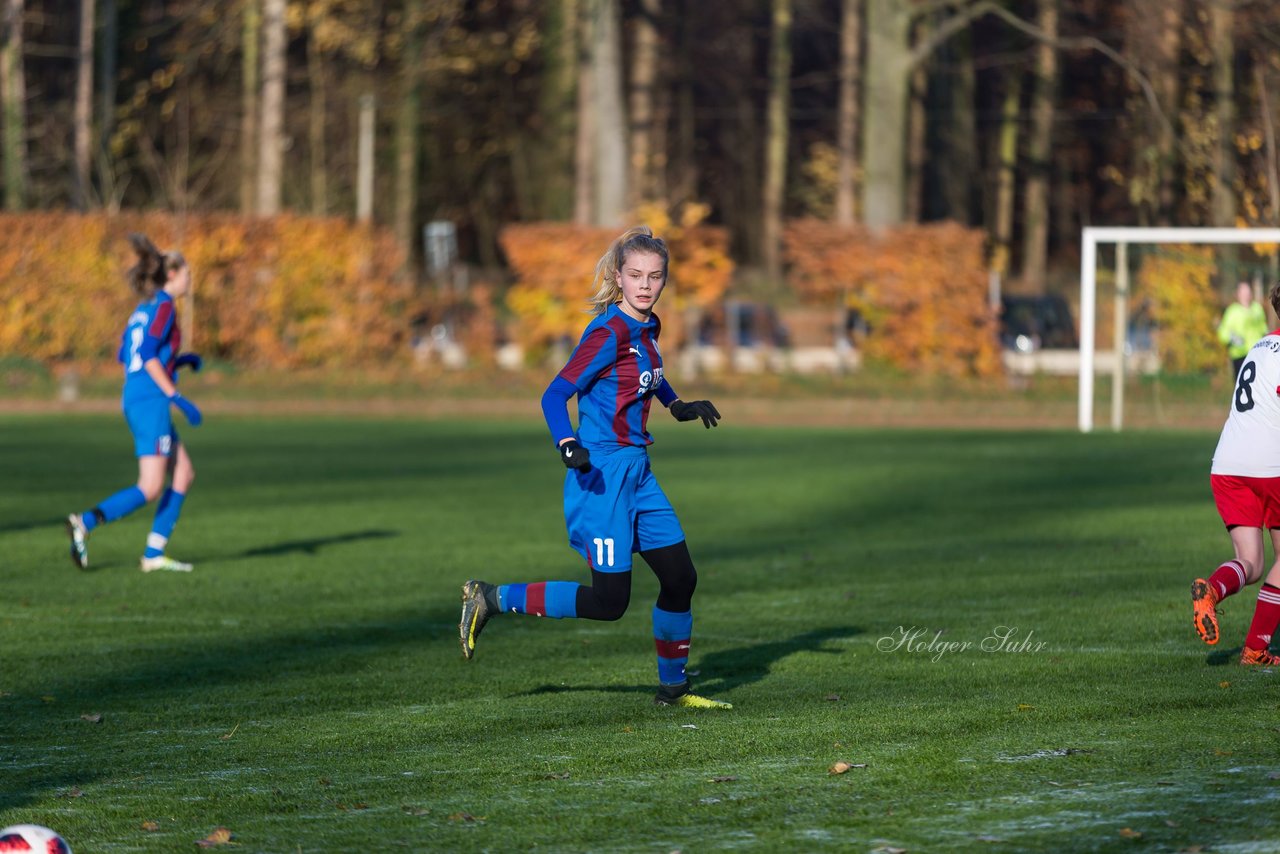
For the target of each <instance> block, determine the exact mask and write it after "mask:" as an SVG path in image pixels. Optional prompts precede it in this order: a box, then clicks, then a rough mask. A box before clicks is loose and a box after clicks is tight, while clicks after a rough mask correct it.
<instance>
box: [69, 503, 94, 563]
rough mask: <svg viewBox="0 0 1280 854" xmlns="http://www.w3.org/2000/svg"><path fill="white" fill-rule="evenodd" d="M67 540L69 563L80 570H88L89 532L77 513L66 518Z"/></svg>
mask: <svg viewBox="0 0 1280 854" xmlns="http://www.w3.org/2000/svg"><path fill="white" fill-rule="evenodd" d="M67 538H68V539H69V540H71V562H72V563H74V564H75V565H76V566H78V567H80V568H81V569H88V568H89V545H88V539H89V532H88V531H86V530H85V529H84V520H83V519H81V518H80V514H79V513H72V514H71V515H70V516H68V517H67Z"/></svg>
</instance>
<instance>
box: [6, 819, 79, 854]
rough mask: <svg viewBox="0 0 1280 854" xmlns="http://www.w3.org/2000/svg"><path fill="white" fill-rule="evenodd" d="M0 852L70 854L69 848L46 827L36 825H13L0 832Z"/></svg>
mask: <svg viewBox="0 0 1280 854" xmlns="http://www.w3.org/2000/svg"><path fill="white" fill-rule="evenodd" d="M0 851H4V852H7V851H37V852H39V854H71V846H70V845H68V844H67V843H66V840H64V839H63V838H62V837H61V836H59V835H58V834H57V833H55V832H54V831H52V830H50V829H49V828H47V827H41V826H40V825H38V824H15V825H12V826H11V827H6V828H5V829H4V830H0Z"/></svg>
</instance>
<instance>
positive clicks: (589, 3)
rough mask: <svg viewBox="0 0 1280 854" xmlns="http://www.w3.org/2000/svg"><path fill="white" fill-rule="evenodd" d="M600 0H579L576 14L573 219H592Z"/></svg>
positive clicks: (579, 221) (588, 221) (583, 221)
mask: <svg viewBox="0 0 1280 854" xmlns="http://www.w3.org/2000/svg"><path fill="white" fill-rule="evenodd" d="M601 2H603V0H581V6H580V7H579V10H578V11H579V14H578V26H577V30H578V37H577V45H578V108H577V114H578V129H577V132H576V134H575V138H574V147H573V221H574V222H575V223H577V224H578V225H590V224H592V223H593V222H595V204H594V202H595V184H596V178H595V161H596V112H595V89H596V80H595V71H594V69H593V68H592V63H593V59H592V55H593V54H595V53H596V51H597V47H596V45H595V24H594V22H595V17H596V12H595V7H596V5H597V4H599V3H601Z"/></svg>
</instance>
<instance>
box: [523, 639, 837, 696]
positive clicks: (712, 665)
mask: <svg viewBox="0 0 1280 854" xmlns="http://www.w3.org/2000/svg"><path fill="white" fill-rule="evenodd" d="M861 633H862V629H860V628H858V627H856V626H831V627H828V628H825V629H814V630H813V631H810V632H805V633H804V634H799V635H796V636H795V637H792V638H788V639H787V640H779V641H769V642H767V643H758V644H752V645H750V646H740V647H736V648H734V649H726V650H722V651H720V652H713V653H710V654H708V655H705V656H703V657H701V658H699V659H698V661H697V666H696V667H693V666H690V668H689V676H690V680H691V681H692V682H693V683H694V685H695V686H696V687H697V691H698V693H700V694H716V693H718V692H723V691H732V690H733V689H735V688H741V687H742V686H743V685H751V684H753V683H755V682H759V681H760V680H761V679H763V678H764V677H766V676H768V675H769V671H770V670H772V669H773V666H774V665H775V664H777V663H778V662H779V661H781V660H782V659H784V658H786V657H787V656H790V655H794V654H795V653H797V652H821V653H826V654H838V653H840V652H841V650H839V649H830V648H824V646H823V645H824V644H825V643H827V642H828V641H833V640H840V639H842V638H847V637H852V636H853V635H857V634H861ZM574 691H598V692H601V693H613V694H619V693H620V694H634V693H641V694H648V693H651V692H652V691H653V686H652V685H541V686H539V687H537V688H532V689H530V690H528V691H523V692H520V693H518V694H513V695H511V696H514V697H522V696H532V695H537V694H563V693H569V692H574Z"/></svg>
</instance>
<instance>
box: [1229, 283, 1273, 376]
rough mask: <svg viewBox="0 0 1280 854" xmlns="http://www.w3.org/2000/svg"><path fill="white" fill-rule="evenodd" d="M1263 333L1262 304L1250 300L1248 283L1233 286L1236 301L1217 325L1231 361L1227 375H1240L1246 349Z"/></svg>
mask: <svg viewBox="0 0 1280 854" xmlns="http://www.w3.org/2000/svg"><path fill="white" fill-rule="evenodd" d="M1266 334H1267V315H1266V312H1264V311H1263V310H1262V303H1258V302H1254V301H1253V288H1251V287H1249V283H1248V282H1241V283H1240V284H1238V285H1236V301H1235V302H1233V303H1232V304H1231V305H1229V306H1227V310H1226V311H1224V312H1223V313H1222V322H1221V323H1219V324H1218V340H1219V341H1221V342H1222V344H1223V346H1224V347H1226V348H1227V356H1229V357H1230V358H1231V376H1232V378H1233V379H1234V378H1235V377H1238V376H1240V366H1241V365H1243V364H1244V357H1245V356H1247V355H1249V348H1250V347H1252V346H1253V345H1254V344H1256V343H1258V339H1259V338H1261V337H1262V336H1264V335H1266Z"/></svg>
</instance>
